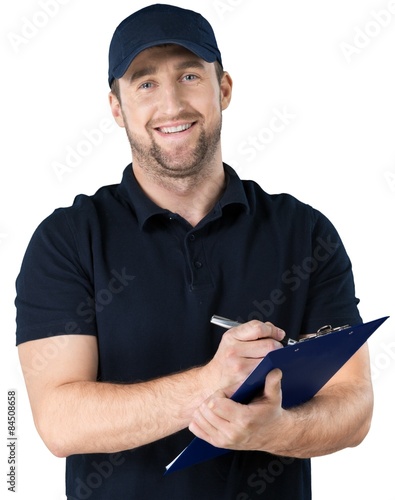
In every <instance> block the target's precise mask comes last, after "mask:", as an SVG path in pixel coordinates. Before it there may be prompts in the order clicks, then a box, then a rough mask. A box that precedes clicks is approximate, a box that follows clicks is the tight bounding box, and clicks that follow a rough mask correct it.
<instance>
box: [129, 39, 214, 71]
mask: <svg viewBox="0 0 395 500" xmlns="http://www.w3.org/2000/svg"><path fill="white" fill-rule="evenodd" d="M169 64H170V65H173V66H175V67H177V66H179V67H180V68H182V67H184V68H187V67H196V68H199V67H200V68H201V69H206V70H208V69H209V68H210V66H213V67H214V63H208V62H206V61H205V60H204V59H202V58H200V57H198V56H197V55H196V54H194V53H193V52H191V51H190V50H188V49H186V48H185V47H182V46H181V45H176V44H166V45H158V46H155V47H149V48H148V49H145V50H143V51H142V52H140V53H139V54H138V55H137V56H136V57H135V58H134V59H133V61H132V63H131V64H130V66H129V68H128V69H127V71H126V73H125V75H124V76H126V77H127V78H128V79H130V77H131V76H132V75H133V74H134V73H135V72H137V71H138V72H140V71H141V70H144V69H146V68H147V69H148V68H150V69H151V70H152V71H154V70H158V68H159V66H161V65H163V66H165V65H169Z"/></svg>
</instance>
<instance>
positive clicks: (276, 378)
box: [263, 368, 283, 399]
mask: <svg viewBox="0 0 395 500" xmlns="http://www.w3.org/2000/svg"><path fill="white" fill-rule="evenodd" d="M282 377H283V373H282V371H281V370H280V369H279V368H275V369H274V370H272V371H271V372H269V373H268V374H267V376H266V382H265V388H264V391H263V395H264V397H266V398H268V399H273V398H277V397H279V396H281V379H282Z"/></svg>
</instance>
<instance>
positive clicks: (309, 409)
mask: <svg viewBox="0 0 395 500" xmlns="http://www.w3.org/2000/svg"><path fill="white" fill-rule="evenodd" d="M372 409H373V395H372V390H371V386H370V383H369V382H367V381H366V382H361V384H360V385H357V386H355V385H354V386H353V387H350V386H349V385H346V384H344V385H333V386H330V387H327V388H325V389H324V390H323V391H322V392H320V393H319V394H317V396H315V397H314V398H313V399H312V400H310V401H309V402H307V403H305V404H303V405H301V406H299V407H295V408H293V409H289V410H284V412H283V415H284V418H283V419H282V425H281V426H280V429H281V435H282V436H283V437H282V438H280V439H278V440H274V442H273V446H270V445H269V446H267V448H269V449H267V451H270V452H272V453H275V454H278V455H284V456H292V457H297V458H310V457H315V456H322V455H327V454H330V453H334V452H336V451H339V450H341V449H344V448H347V447H352V446H357V445H358V444H359V443H360V442H361V441H362V440H363V439H364V437H365V436H366V434H367V432H368V430H369V427H370V422H371V417H372Z"/></svg>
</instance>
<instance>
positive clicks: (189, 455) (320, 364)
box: [165, 316, 389, 474]
mask: <svg viewBox="0 0 395 500" xmlns="http://www.w3.org/2000/svg"><path fill="white" fill-rule="evenodd" d="M388 317H389V316H385V317H383V318H380V319H376V320H374V321H370V322H369V323H363V324H360V325H356V326H350V327H347V328H344V329H340V330H338V331H332V332H331V333H328V334H326V335H323V336H318V337H316V338H312V339H308V340H304V341H301V342H298V343H296V344H293V345H288V346H286V347H284V348H283V349H278V350H276V351H272V352H270V353H269V354H268V355H267V356H266V357H265V358H264V359H262V361H261V362H260V363H259V365H258V366H257V367H256V368H255V370H254V371H253V372H252V373H251V374H250V375H249V376H248V378H247V379H246V380H245V381H244V382H243V384H242V385H241V386H240V387H239V389H237V391H236V392H235V393H234V394H233V396H231V398H230V399H232V400H233V401H236V402H238V403H243V404H247V403H249V402H250V401H251V400H252V399H253V398H254V397H255V396H256V395H257V394H258V393H260V392H262V390H263V387H264V383H265V378H266V375H267V374H268V373H269V372H270V371H271V370H273V369H274V368H280V370H281V371H282V373H283V377H282V381H281V387H282V396H283V401H282V406H283V408H290V407H292V406H297V405H300V404H302V403H305V402H306V401H308V400H309V399H311V398H312V397H313V396H314V395H315V394H316V393H317V392H318V391H319V390H320V389H321V388H322V387H323V386H324V385H325V384H326V382H328V380H329V379H330V378H332V377H333V375H334V374H335V373H336V372H337V371H338V370H339V369H340V368H341V367H342V366H343V365H344V364H345V363H346V362H347V361H348V360H349V359H350V358H351V356H352V355H353V354H355V353H356V352H357V350H358V349H359V348H360V347H361V346H362V345H363V344H364V343H365V342H366V341H367V340H368V338H369V337H370V336H371V335H372V333H373V332H375V331H376V330H377V328H378V327H379V326H380V325H381V324H382V323H384V321H385V320H387V319H388ZM230 451H232V450H228V449H223V448H216V447H215V446H212V445H211V444H209V443H207V442H206V441H203V440H202V439H200V438H197V437H196V438H194V439H193V440H192V442H191V443H190V444H189V445H188V446H187V447H186V448H185V449H184V450H183V451H182V452H181V453H180V454H179V455H178V456H177V457H176V458H175V459H174V460H173V461H172V462H171V463H170V464H169V465H168V466H167V467H166V472H165V474H169V473H170V472H174V471H177V470H180V469H183V468H185V467H189V466H191V465H195V464H198V463H200V462H204V461H206V460H209V459H211V458H215V457H218V456H220V455H223V454H225V453H228V452H230Z"/></svg>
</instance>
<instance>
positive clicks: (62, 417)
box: [36, 368, 209, 457]
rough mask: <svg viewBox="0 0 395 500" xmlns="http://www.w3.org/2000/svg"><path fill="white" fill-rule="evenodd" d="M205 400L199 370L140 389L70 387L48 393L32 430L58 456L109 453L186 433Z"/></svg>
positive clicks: (95, 384)
mask: <svg viewBox="0 0 395 500" xmlns="http://www.w3.org/2000/svg"><path fill="white" fill-rule="evenodd" d="M208 395H209V392H208V389H207V388H206V387H205V380H204V378H203V376H201V369H200V368H194V369H192V370H190V371H187V372H184V373H179V374H176V375H172V376H168V377H164V378H161V379H157V380H153V381H150V382H144V383H138V384H125V385H122V384H110V383H100V382H90V381H81V382H71V383H67V384H64V385H61V386H59V387H56V388H54V389H53V390H52V391H50V392H48V394H47V397H46V399H45V401H43V404H42V407H41V410H40V411H39V413H38V415H39V418H38V419H37V420H36V425H37V428H38V431H39V433H40V435H41V436H42V438H43V440H44V442H46V444H47V446H48V448H49V449H50V450H51V451H52V452H53V453H54V454H55V455H57V456H62V457H63V456H68V455H72V454H79V453H98V452H103V453H112V452H116V451H121V450H125V449H131V448H135V447H138V446H142V445H144V444H148V443H150V442H153V441H156V440H158V439H161V438H163V437H165V436H168V435H170V434H173V433H175V432H177V431H179V430H181V429H183V428H185V427H187V426H188V424H189V422H190V419H191V415H192V414H193V411H194V410H195V409H196V408H197V407H198V406H199V404H201V402H202V401H203V400H204V399H205V398H206V397H207V396H208Z"/></svg>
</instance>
